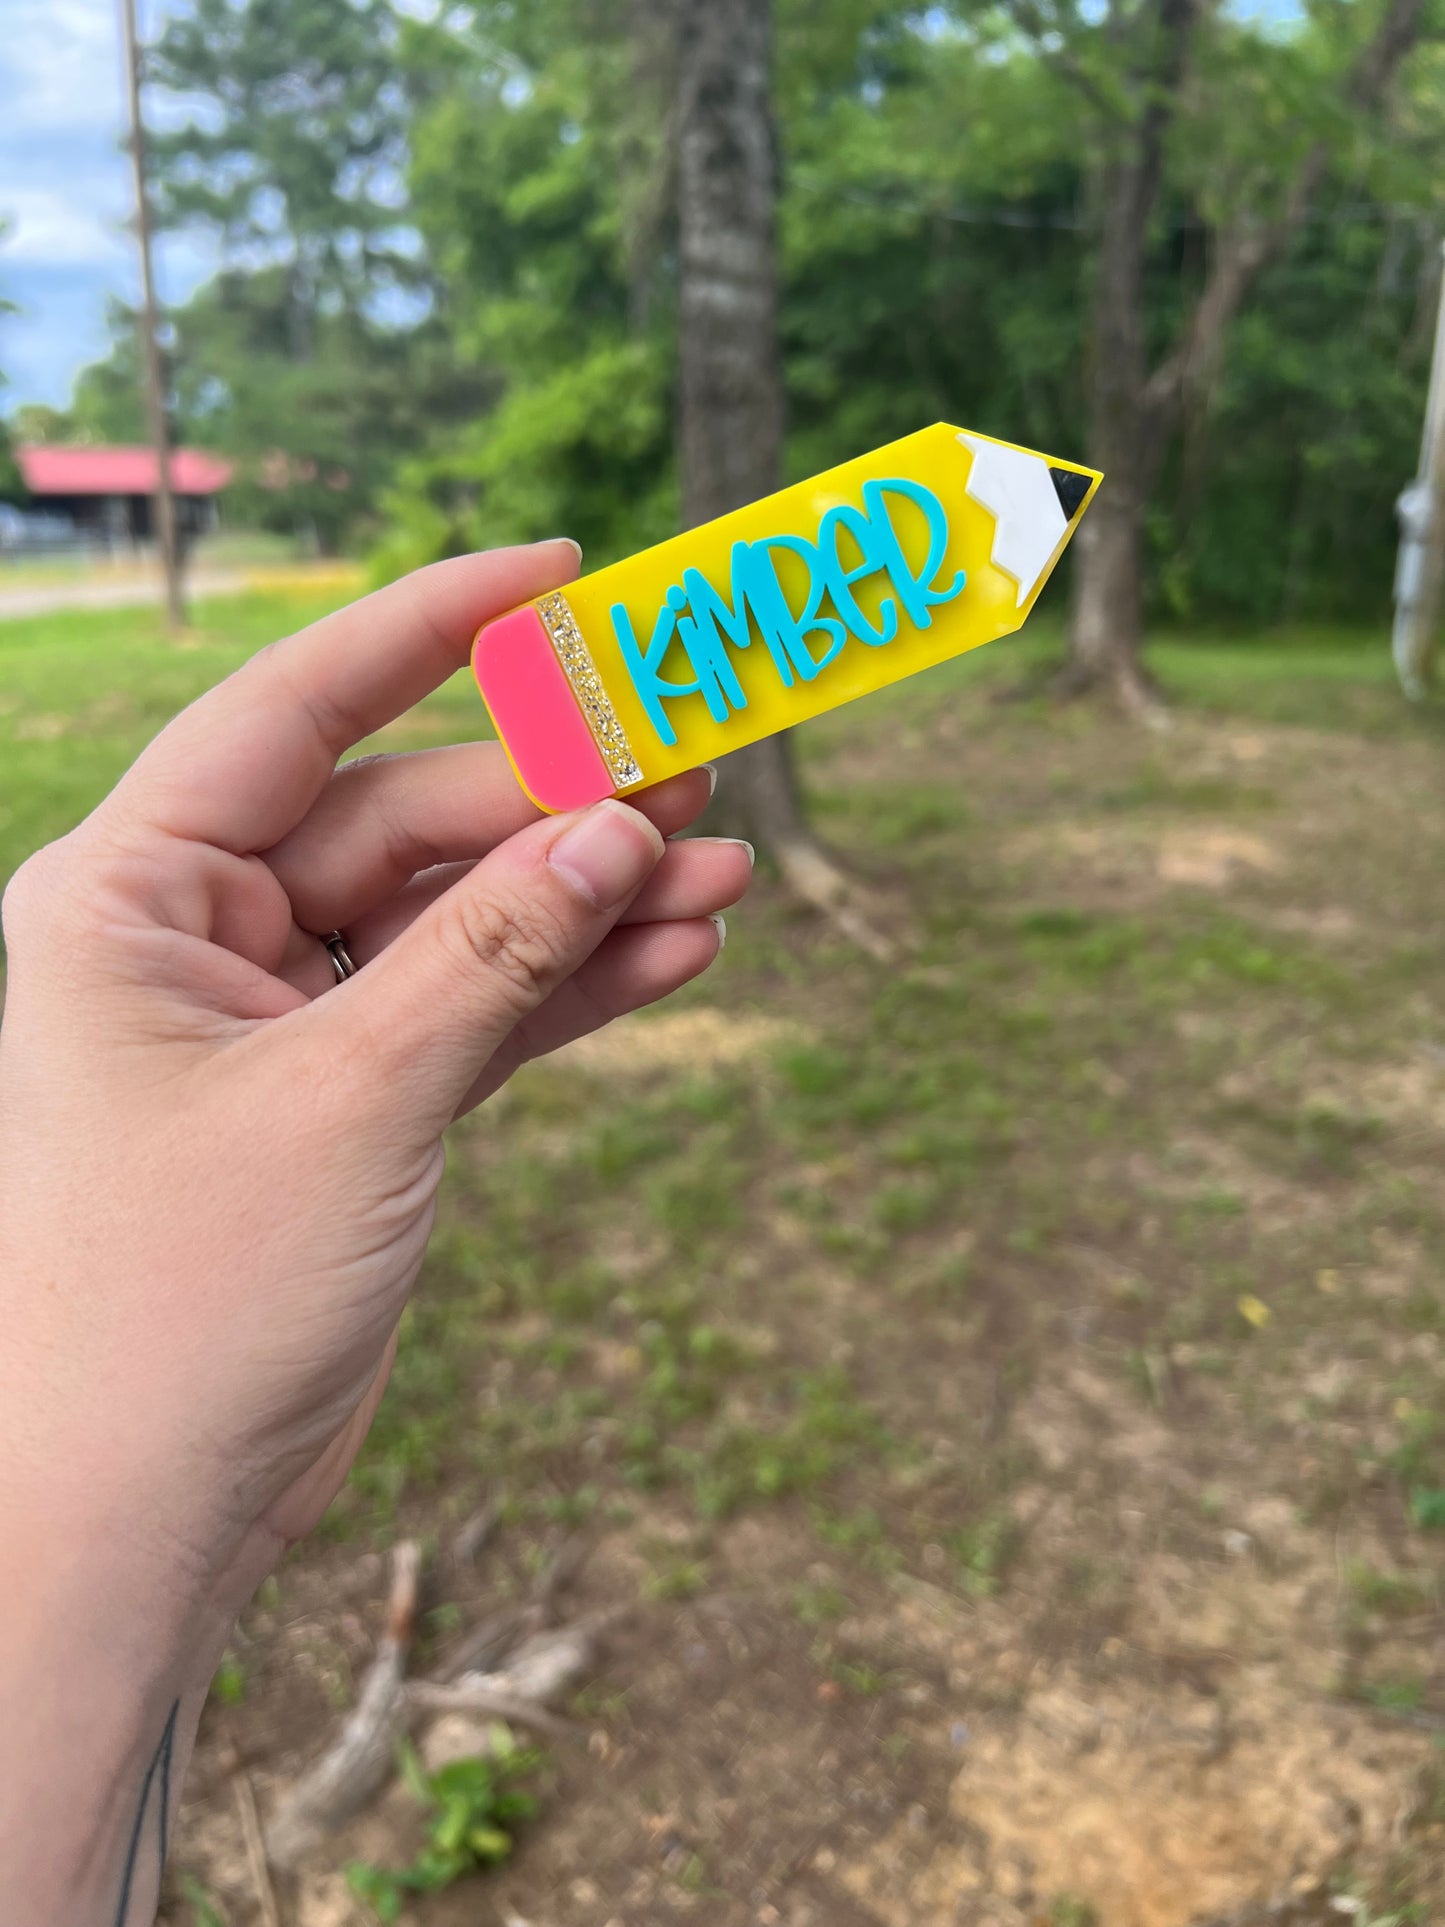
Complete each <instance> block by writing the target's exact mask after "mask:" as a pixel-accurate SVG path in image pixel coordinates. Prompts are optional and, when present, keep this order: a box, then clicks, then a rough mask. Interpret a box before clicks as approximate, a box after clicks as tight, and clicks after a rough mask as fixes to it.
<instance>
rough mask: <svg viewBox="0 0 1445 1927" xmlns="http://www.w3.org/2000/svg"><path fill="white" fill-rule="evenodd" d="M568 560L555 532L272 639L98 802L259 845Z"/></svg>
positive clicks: (225, 843)
mask: <svg viewBox="0 0 1445 1927" xmlns="http://www.w3.org/2000/svg"><path fill="white" fill-rule="evenodd" d="M579 556H580V551H579V550H578V548H577V545H576V544H575V543H574V542H569V541H566V540H558V541H554V542H537V543H533V544H532V545H531V546H529V547H526V548H514V549H494V550H492V551H491V552H490V553H488V554H483V555H463V556H458V557H457V558H456V559H455V560H454V561H450V562H436V563H433V564H432V566H431V567H430V568H426V569H418V570H417V571H416V573H415V574H414V575H408V576H403V577H402V579H401V580H400V581H399V582H393V583H391V584H390V585H389V586H388V587H386V588H384V589H378V590H377V591H376V593H375V594H373V595H369V596H366V597H364V598H363V599H362V600H361V601H360V602H353V603H352V604H350V606H349V607H347V608H345V609H338V610H337V611H336V613H335V614H334V615H330V616H324V617H323V618H322V619H321V621H319V622H314V623H312V625H311V626H310V628H308V629H302V630H300V631H299V632H298V633H297V634H296V635H294V636H288V637H287V638H286V640H285V641H284V642H278V643H273V644H272V645H271V646H270V647H269V648H267V649H263V650H262V651H261V652H260V653H259V654H258V655H256V656H253V657H252V658H251V660H250V661H249V662H248V663H246V664H245V665H244V666H243V667H242V668H241V669H238V670H237V671H236V673H235V674H234V675H233V676H229V677H227V679H226V681H225V682H223V683H219V684H217V686H216V687H215V688H214V689H212V690H210V691H209V692H208V693H207V694H206V695H204V696H202V697H201V698H200V699H199V701H197V702H195V703H193V704H192V705H191V707H190V708H189V709H186V710H183V711H182V713H181V714H180V715H179V716H177V717H176V719H175V721H174V722H172V723H169V724H168V725H167V726H166V728H165V729H163V730H162V731H161V733H160V735H159V736H157V737H156V739H155V741H154V742H153V743H152V744H151V745H150V747H149V748H148V749H147V750H146V751H145V752H144V753H143V754H142V755H141V756H140V758H139V759H138V760H137V762H136V763H135V764H134V766H133V767H132V768H131V769H130V771H129V772H128V773H127V774H126V775H125V776H124V777H123V778H122V780H121V782H120V783H119V785H118V786H117V787H116V789H115V790H114V792H113V793H112V795H111V797H110V798H109V799H108V800H107V802H106V804H104V805H103V806H102V809H103V810H104V811H105V812H106V813H107V814H110V815H116V814H118V813H119V814H123V815H124V816H125V817H127V818H129V819H130V820H131V821H134V822H140V823H141V824H143V825H145V826H147V827H149V828H152V829H158V830H161V831H164V832H165V833H167V834H169V835H172V836H179V837H186V838H190V839H192V840H194V841H197V842H203V843H209V844H213V845H215V846H216V847H217V848H219V849H224V850H230V851H232V852H234V853H235V854H237V855H250V854H251V853H253V852H255V851H258V850H266V849H269V848H270V847H271V845H272V844H273V843H278V842H279V841H280V840H281V838H282V837H283V836H285V834H286V833H287V831H288V830H290V829H292V828H293V827H294V826H295V825H296V824H297V823H299V822H300V820H301V818H302V817H303V816H304V815H305V813H306V811H307V810H308V809H309V808H310V807H311V805H312V803H314V802H315V800H316V798H317V797H318V796H319V795H320V793H321V790H322V788H323V787H324V786H325V784H326V782H327V780H328V779H329V777H330V775H331V772H332V770H333V769H334V768H335V767H336V763H337V759H338V758H339V757H340V756H342V755H343V754H344V753H345V752H346V751H347V750H348V749H350V748H351V747H352V746H353V744H355V743H358V742H360V741H361V740H362V739H363V737H366V736H369V735H370V734H371V732H372V731H373V730H375V729H380V728H381V726H382V725H383V724H384V723H389V722H390V721H391V720H392V718H393V717H395V716H399V715H400V714H401V713H402V711H403V710H406V709H410V708H411V706H412V704H413V703H416V702H420V701H421V699H422V697H423V696H426V695H429V694H430V693H431V691H432V690H433V689H435V688H437V686H438V685H439V684H441V683H443V682H445V681H446V679H447V677H448V676H450V675H451V674H453V672H454V671H455V670H457V669H459V668H461V666H462V665H463V664H464V663H465V662H466V660H467V655H468V652H469V651H470V649H471V645H472V638H473V636H474V635H475V634H476V632H477V629H478V628H479V627H480V626H481V624H482V623H483V622H486V621H487V620H489V618H490V617H492V616H494V615H499V614H501V613H502V612H503V611H504V610H506V609H510V608H512V607H514V606H515V605H516V604H517V603H519V602H528V601H530V600H531V598H532V597H533V596H537V595H541V594H542V593H543V592H544V591H545V590H547V589H551V588H556V587H558V586H559V585H560V584H562V583H564V582H570V581H571V580H572V579H573V577H574V576H575V575H576V573H577V565H578V560H579Z"/></svg>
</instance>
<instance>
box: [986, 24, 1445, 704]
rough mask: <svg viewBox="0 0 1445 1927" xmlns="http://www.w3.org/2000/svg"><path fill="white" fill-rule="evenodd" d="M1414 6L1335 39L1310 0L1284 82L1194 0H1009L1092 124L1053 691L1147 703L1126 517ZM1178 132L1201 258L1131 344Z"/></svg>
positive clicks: (1196, 405)
mask: <svg viewBox="0 0 1445 1927" xmlns="http://www.w3.org/2000/svg"><path fill="white" fill-rule="evenodd" d="M1426 6H1427V0H1382V4H1379V5H1374V6H1367V5H1364V4H1361V5H1360V6H1359V7H1357V8H1356V9H1354V10H1353V13H1354V15H1355V16H1356V17H1357V18H1360V19H1362V20H1363V21H1364V23H1365V24H1364V27H1363V28H1362V29H1360V30H1358V31H1357V33H1356V36H1355V38H1354V39H1353V40H1352V41H1346V40H1345V39H1344V31H1343V29H1342V25H1341V16H1340V12H1339V10H1338V9H1329V10H1327V11H1326V13H1325V16H1324V19H1323V21H1322V22H1321V25H1320V28H1319V35H1318V42H1319V44H1318V45H1317V46H1312V47H1311V48H1310V49H1309V52H1310V54H1311V55H1312V56H1314V58H1312V59H1311V60H1310V61H1309V62H1308V63H1307V64H1308V66H1309V67H1310V68H1313V71H1309V72H1306V74H1305V75H1304V77H1305V79H1306V80H1307V82H1308V84H1309V91H1308V92H1307V93H1305V94H1304V95H1303V97H1302V98H1296V99H1293V100H1292V99H1290V98H1289V97H1288V95H1285V96H1283V97H1282V96H1281V95H1280V94H1279V93H1278V92H1276V93H1274V94H1273V96H1272V97H1271V93H1270V90H1269V83H1270V82H1271V81H1274V82H1278V81H1279V79H1280V78H1281V67H1282V64H1283V63H1281V62H1280V61H1279V60H1278V59H1277V58H1273V57H1271V50H1270V48H1269V47H1268V45H1267V44H1266V43H1265V42H1263V41H1262V40H1261V38H1260V36H1259V35H1258V34H1257V33H1254V32H1252V31H1249V30H1244V29H1240V28H1238V27H1237V26H1236V25H1235V24H1234V23H1233V22H1232V21H1230V20H1229V19H1228V17H1227V16H1225V15H1223V14H1222V13H1221V12H1220V11H1219V9H1218V8H1217V7H1216V6H1215V5H1213V4H1212V3H1211V0H1133V3H1132V4H1130V0H1111V4H1110V5H1109V6H1108V8H1107V9H1106V10H1105V11H1104V13H1103V14H1102V15H1099V14H1094V13H1090V14H1087V15H1086V14H1085V13H1084V12H1083V11H1082V9H1081V8H1080V7H1079V6H1078V5H1077V4H1076V0H1009V8H1010V12H1011V14H1012V17H1013V18H1014V20H1016V21H1017V22H1018V24H1019V25H1020V26H1021V27H1022V28H1023V29H1024V30H1025V32H1026V33H1027V34H1028V35H1029V37H1030V39H1031V41H1032V42H1033V44H1034V46H1035V48H1036V49H1037V50H1038V52H1039V54H1040V56H1041V57H1042V58H1044V59H1046V60H1047V61H1049V62H1051V63H1053V64H1055V65H1057V66H1058V67H1059V69H1060V70H1061V71H1062V72H1063V74H1064V75H1065V76H1066V77H1067V78H1068V80H1069V81H1070V82H1071V84H1072V85H1073V86H1074V88H1075V89H1076V90H1077V92H1078V93H1079V94H1080V95H1081V96H1082V98H1083V99H1084V101H1085V102H1086V104H1087V106H1088V108H1089V110H1090V115H1091V123H1092V126H1091V132H1092V142H1091V145H1092V150H1093V156H1094V158H1093V164H1092V168H1091V180H1090V190H1091V199H1092V202H1093V205H1094V208H1095V210H1096V222H1097V254H1096V259H1095V262H1094V264H1093V287H1092V295H1091V305H1090V319H1089V339H1088V414H1089V458H1090V460H1091V461H1092V462H1094V463H1095V464H1096V465H1097V466H1099V467H1101V468H1102V469H1103V470H1104V471H1105V475H1106V478H1107V479H1106V483H1105V486H1104V487H1103V488H1102V489H1101V490H1100V492H1099V499H1098V501H1097V502H1096V504H1095V506H1094V509H1093V511H1092V512H1091V514H1090V515H1089V517H1088V518H1087V519H1086V521H1085V523H1084V526H1083V527H1082V528H1081V529H1080V531H1079V538H1078V541H1077V542H1076V544H1075V547H1076V550H1077V555H1076V560H1075V573H1074V588H1075V595H1074V607H1073V617H1072V627H1071V653H1070V659H1069V662H1068V664H1067V665H1066V667H1065V668H1064V670H1063V672H1062V674H1061V676H1060V678H1059V680H1058V687H1059V688H1060V690H1061V692H1063V693H1066V694H1072V693H1077V692H1079V691H1082V690H1085V689H1091V688H1100V689H1103V690H1106V691H1107V692H1108V693H1109V694H1111V695H1112V696H1113V697H1114V698H1115V699H1116V700H1117V701H1118V702H1119V703H1120V704H1121V705H1122V706H1123V707H1124V708H1125V709H1127V710H1130V711H1132V712H1134V713H1146V712H1148V711H1150V710H1151V709H1152V708H1153V706H1154V699H1153V696H1152V693H1151V691H1150V688H1149V685H1148V682H1147V679H1146V677H1145V674H1144V670H1143V666H1142V662H1141V658H1140V644H1141V640H1142V632H1143V612H1144V573H1143V555H1144V525H1145V515H1146V510H1147V507H1148V504H1149V502H1150V500H1151V497H1152V494H1153V490H1154V487H1155V485H1156V483H1157V481H1158V478H1159V475H1160V472H1161V468H1162V466H1163V462H1164V459H1165V455H1166V453H1167V450H1168V446H1169V441H1170V437H1171V435H1173V434H1174V433H1175V432H1176V431H1177V430H1178V428H1179V427H1180V425H1181V423H1182V422H1184V421H1185V420H1186V418H1187V417H1188V416H1189V415H1190V414H1191V413H1192V414H1196V415H1197V414H1198V413H1199V412H1201V411H1202V410H1203V409H1204V408H1205V407H1206V406H1207V404H1208V401H1209V398H1210V395H1211V392H1212V390H1213V388H1214V386H1215V383H1216V382H1217V380H1218V377H1219V374H1220V370H1221V365H1222V362H1223V357H1224V352H1225V347H1226V343H1227V340H1228V336H1229V331H1230V327H1231V324H1232V323H1233V321H1234V319H1235V317H1236V316H1237V314H1238V313H1239V311H1240V309H1241V307H1242V306H1243V304H1244V302H1245V299H1246V297H1247V296H1248V294H1249V293H1250V291H1251V289H1252V287H1253V286H1254V284H1255V282H1256V281H1257V279H1258V277H1259V275H1260V273H1261V272H1262V271H1263V269H1264V268H1266V267H1267V266H1268V265H1269V264H1270V263H1271V262H1272V261H1274V260H1275V259H1277V258H1278V256H1279V255H1280V254H1281V252H1282V251H1283V250H1284V249H1285V248H1286V247H1287V246H1288V244H1289V243H1290V242H1291V240H1292V239H1293V238H1294V237H1295V236H1296V235H1297V234H1298V233H1299V230H1300V228H1301V226H1302V225H1303V223H1304V221H1305V219H1306V217H1307V216H1308V214H1309V213H1310V210H1311V207H1312V205H1313V203H1314V201H1315V198H1316V196H1317V194H1318V192H1319V190H1320V187H1321V185H1322V183H1323V182H1324V179H1325V177H1326V174H1327V172H1328V171H1329V168H1330V165H1331V162H1332V159H1333V158H1334V157H1335V156H1336V154H1337V152H1338V151H1339V149H1340V148H1341V146H1342V145H1343V144H1344V142H1345V139H1346V136H1347V134H1348V132H1349V130H1350V127H1351V124H1352V123H1358V122H1359V121H1360V120H1361V119H1362V118H1365V119H1368V118H1370V117H1373V116H1375V115H1377V114H1378V113H1379V111H1380V108H1381V106H1382V104H1383V103H1384V101H1385V99H1386V97H1387V95H1388V93H1389V91H1390V89H1391V86H1392V84H1393V82H1394V80H1395V78H1396V76H1397V74H1398V73H1399V70H1400V67H1401V64H1402V62H1403V61H1404V59H1405V58H1406V56H1407V55H1408V54H1409V52H1410V51H1411V49H1412V48H1413V47H1414V45H1415V44H1416V42H1417V40H1418V39H1419V36H1420V34H1421V31H1422V27H1423V24H1424V18H1425V13H1426ZM1342 42H1343V44H1341V43H1342ZM1246 63H1248V64H1246ZM1241 108H1244V109H1245V111H1244V112H1241ZM1191 136H1192V141H1193V147H1194V160H1195V178H1194V180H1193V181H1192V183H1191V187H1192V190H1193V191H1192V193H1191V196H1190V198H1191V200H1192V203H1193V205H1194V207H1195V209H1196V210H1197V212H1198V214H1199V216H1200V218H1201V220H1202V222H1203V224H1204V227H1205V229H1206V232H1207V237H1208V240H1207V247H1206V250H1205V254H1206V259H1207V265H1206V266H1205V267H1204V269H1203V272H1202V273H1201V274H1200V275H1199V277H1198V283H1197V289H1196V291H1195V293H1194V296H1193V299H1192V300H1191V301H1189V302H1188V303H1186V304H1185V306H1184V308H1183V310H1182V312H1181V313H1179V314H1178V316H1177V318H1175V319H1174V320H1173V325H1172V327H1171V328H1170V329H1169V331H1168V334H1167V336H1166V337H1165V341H1164V346H1163V351H1162V353H1160V352H1157V351H1156V352H1154V353H1152V354H1151V348H1152V347H1153V344H1152V343H1151V340H1150V335H1151V327H1150V322H1151V316H1150V313H1149V304H1148V302H1147V300H1146V293H1147V282H1148V275H1149V269H1150V264H1151V257H1152V255H1153V253H1154V250H1155V248H1156V245H1157V234H1156V215H1157V213H1158V210H1159V206H1160V202H1161V198H1162V196H1163V194H1164V191H1165V187H1166V170H1167V164H1168V161H1169V158H1170V151H1171V146H1174V145H1180V146H1184V147H1186V148H1187V147H1188V146H1189V145H1190V137H1191Z"/></svg>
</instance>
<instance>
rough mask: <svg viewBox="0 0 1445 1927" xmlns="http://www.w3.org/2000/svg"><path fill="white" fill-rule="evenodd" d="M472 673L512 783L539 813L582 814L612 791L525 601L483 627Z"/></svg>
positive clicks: (547, 639)
mask: <svg viewBox="0 0 1445 1927" xmlns="http://www.w3.org/2000/svg"><path fill="white" fill-rule="evenodd" d="M472 669H473V672H474V673H475V675H476V678H477V682H478V684H479V685H480V687H481V691H482V694H483V696H484V697H485V698H486V703H487V708H488V709H489V710H490V711H491V712H492V721H493V722H494V723H495V724H496V726H497V734H498V735H499V736H500V737H501V739H502V742H503V744H504V745H505V746H506V750H507V754H508V755H509V756H510V757H511V759H512V767H513V769H515V770H516V772H517V779H518V781H519V782H520V783H521V785H522V788H523V789H524V790H525V791H526V792H527V794H528V796H530V797H531V799H532V801H533V802H534V803H536V804H537V805H538V806H539V807H540V808H541V809H544V810H554V811H556V810H580V809H585V808H586V806H587V805H588V804H589V803H600V802H601V800H602V798H603V797H604V796H611V795H612V793H613V792H614V790H615V789H616V788H617V785H616V783H615V782H614V780H613V778H612V776H611V774H610V773H609V771H608V768H607V765H606V763H604V762H603V760H602V752H601V751H600V750H599V749H598V747H597V744H596V742H595V740H594V739H593V735H592V731H591V730H590V729H589V727H588V725H587V719H586V717H585V716H584V715H583V714H582V711H581V709H580V708H579V707H578V705H577V698H576V697H575V696H574V695H573V694H572V686H571V684H570V683H569V682H568V680H567V675H566V672H565V670H564V669H563V667H562V665H561V663H560V662H559V661H558V660H557V652H556V650H555V649H554V648H553V646H552V639H551V637H550V636H549V635H548V634H547V631H546V628H545V626H544V624H543V622H542V618H541V616H539V615H538V613H537V611H536V609H535V607H534V606H533V605H532V604H531V603H527V604H525V605H524V606H523V607H522V608H520V609H514V610H513V611H512V613H511V614H510V615H506V616H499V617H498V618H497V620H496V621H495V622H489V623H488V624H487V625H486V627H485V628H484V629H482V630H481V632H480V633H479V635H478V636H477V639H476V642H475V643H474V644H473V645H472Z"/></svg>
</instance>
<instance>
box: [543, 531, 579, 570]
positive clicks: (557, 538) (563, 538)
mask: <svg viewBox="0 0 1445 1927" xmlns="http://www.w3.org/2000/svg"><path fill="white" fill-rule="evenodd" d="M548 542H553V543H555V542H565V543H566V544H567V546H568V548H569V549H570V550H571V551H572V553H573V555H575V556H576V558H577V567H578V568H579V569H580V568H581V567H582V544H581V543H580V542H574V541H573V540H572V537H571V536H570V535H549V536H548V537H547V538H546V540H545V541H543V542H537V543H534V544H533V547H534V548H539V549H541V548H545V547H546V546H547V543H548Z"/></svg>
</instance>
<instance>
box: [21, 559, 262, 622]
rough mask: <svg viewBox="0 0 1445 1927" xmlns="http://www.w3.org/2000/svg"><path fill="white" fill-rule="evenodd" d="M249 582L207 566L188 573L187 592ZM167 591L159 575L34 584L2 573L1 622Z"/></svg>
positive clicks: (237, 588)
mask: <svg viewBox="0 0 1445 1927" xmlns="http://www.w3.org/2000/svg"><path fill="white" fill-rule="evenodd" d="M246 586H247V577H246V575H245V574H244V573H242V572H239V571H236V570H215V569H207V570H201V571H199V572H198V573H196V574H194V575H192V576H189V577H187V580H186V594H187V595H188V596H190V597H191V598H192V599H193V600H195V601H202V600H204V599H205V598H207V597H210V596H227V595H238V594H240V593H241V591H243V590H244V589H245V588H246ZM164 594H165V586H164V584H163V583H162V582H161V581H160V579H159V577H156V578H154V579H152V578H149V577H147V578H144V579H139V580H138V579H136V578H134V577H123V578H121V579H120V580H118V581H114V582H110V581H106V580H105V579H104V578H99V579H97V578H93V577H86V578H84V579H81V580H77V581H74V582H47V583H38V584H36V585H35V586H34V587H33V588H32V587H21V586H17V585H14V584H11V583H7V582H6V581H5V579H4V576H3V575H0V622H13V621H16V620H18V619H19V618H20V617H22V616H48V615H55V614H58V613H59V612H61V611H62V610H66V609H134V608H141V607H144V606H145V605H146V604H148V603H153V602H155V603H158V602H160V601H161V599H162V597H163V596H164Z"/></svg>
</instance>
